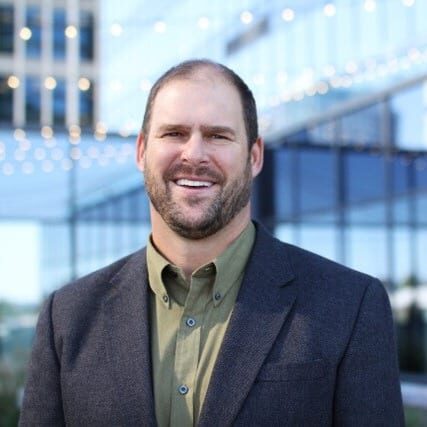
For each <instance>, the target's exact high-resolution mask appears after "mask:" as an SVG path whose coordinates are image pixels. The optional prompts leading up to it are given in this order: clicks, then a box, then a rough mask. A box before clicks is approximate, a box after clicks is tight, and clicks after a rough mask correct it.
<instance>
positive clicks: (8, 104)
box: [0, 75, 13, 124]
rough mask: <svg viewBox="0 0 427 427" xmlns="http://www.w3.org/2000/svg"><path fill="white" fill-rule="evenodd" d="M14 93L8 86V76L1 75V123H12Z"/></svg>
mask: <svg viewBox="0 0 427 427" xmlns="http://www.w3.org/2000/svg"><path fill="white" fill-rule="evenodd" d="M12 101H13V91H12V89H11V88H10V87H9V85H8V76H4V75H3V76H2V75H0V123H8V124H10V123H12V117H13V102H12Z"/></svg>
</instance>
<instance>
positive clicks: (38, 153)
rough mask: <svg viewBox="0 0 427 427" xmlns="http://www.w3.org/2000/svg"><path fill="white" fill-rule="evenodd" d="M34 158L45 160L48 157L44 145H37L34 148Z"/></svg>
mask: <svg viewBox="0 0 427 427" xmlns="http://www.w3.org/2000/svg"><path fill="white" fill-rule="evenodd" d="M34 158H35V159H36V160H44V159H45V158H46V150H45V149H44V148H42V147H37V148H36V149H35V150H34Z"/></svg>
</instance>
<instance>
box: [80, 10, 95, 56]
mask: <svg viewBox="0 0 427 427" xmlns="http://www.w3.org/2000/svg"><path fill="white" fill-rule="evenodd" d="M93 55H94V18H93V13H92V12H91V11H87V10H82V11H80V58H81V59H82V60H86V61H87V60H92V59H93Z"/></svg>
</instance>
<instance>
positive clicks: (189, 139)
mask: <svg viewBox="0 0 427 427" xmlns="http://www.w3.org/2000/svg"><path fill="white" fill-rule="evenodd" d="M145 138H146V140H145V141H144V140H143V138H142V136H140V138H139V141H138V164H139V166H140V169H141V170H143V172H144V177H145V187H146V190H147V193H148V195H149V197H150V200H151V203H152V206H153V207H154V210H155V211H156V212H157V213H158V214H159V215H160V217H161V218H162V219H163V221H164V222H165V223H166V224H167V225H168V226H169V228H171V229H172V230H174V231H175V232H177V233H178V234H179V235H181V236H183V237H185V238H189V239H201V238H204V237H207V236H210V235H212V234H214V233H215V232H217V231H218V230H220V229H222V228H223V227H224V226H225V225H227V224H228V223H229V222H230V221H231V220H232V219H233V218H234V217H235V216H236V214H238V213H239V212H241V211H242V209H249V198H250V189H251V182H252V178H253V176H255V175H256V174H257V173H258V172H259V170H260V168H261V163H262V145H261V144H262V143H261V142H260V141H257V143H256V144H254V148H252V149H251V150H250V151H249V149H248V143H247V136H246V130H245V124H244V121H243V113H242V106H241V102H240V98H239V95H238V92H237V91H236V89H235V88H234V87H232V86H231V85H230V84H229V83H228V82H226V81H225V80H224V79H223V78H222V77H221V76H218V75H216V74H215V73H213V72H207V73H206V75H204V76H200V75H197V76H195V77H193V78H190V79H179V80H172V81H171V82H169V83H167V84H166V85H165V86H164V87H163V88H162V89H161V90H160V91H159V92H158V94H157V96H156V99H155V102H154V105H153V109H152V115H151V123H150V126H149V132H148V135H146V136H145ZM155 214H156V213H155Z"/></svg>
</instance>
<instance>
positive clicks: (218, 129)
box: [201, 126, 236, 136]
mask: <svg viewBox="0 0 427 427" xmlns="http://www.w3.org/2000/svg"><path fill="white" fill-rule="evenodd" d="M201 129H202V131H203V132H205V133H209V134H213V133H221V134H224V133H227V134H229V135H233V136H235V135H236V132H235V131H234V129H233V128H230V127H228V126H201Z"/></svg>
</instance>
